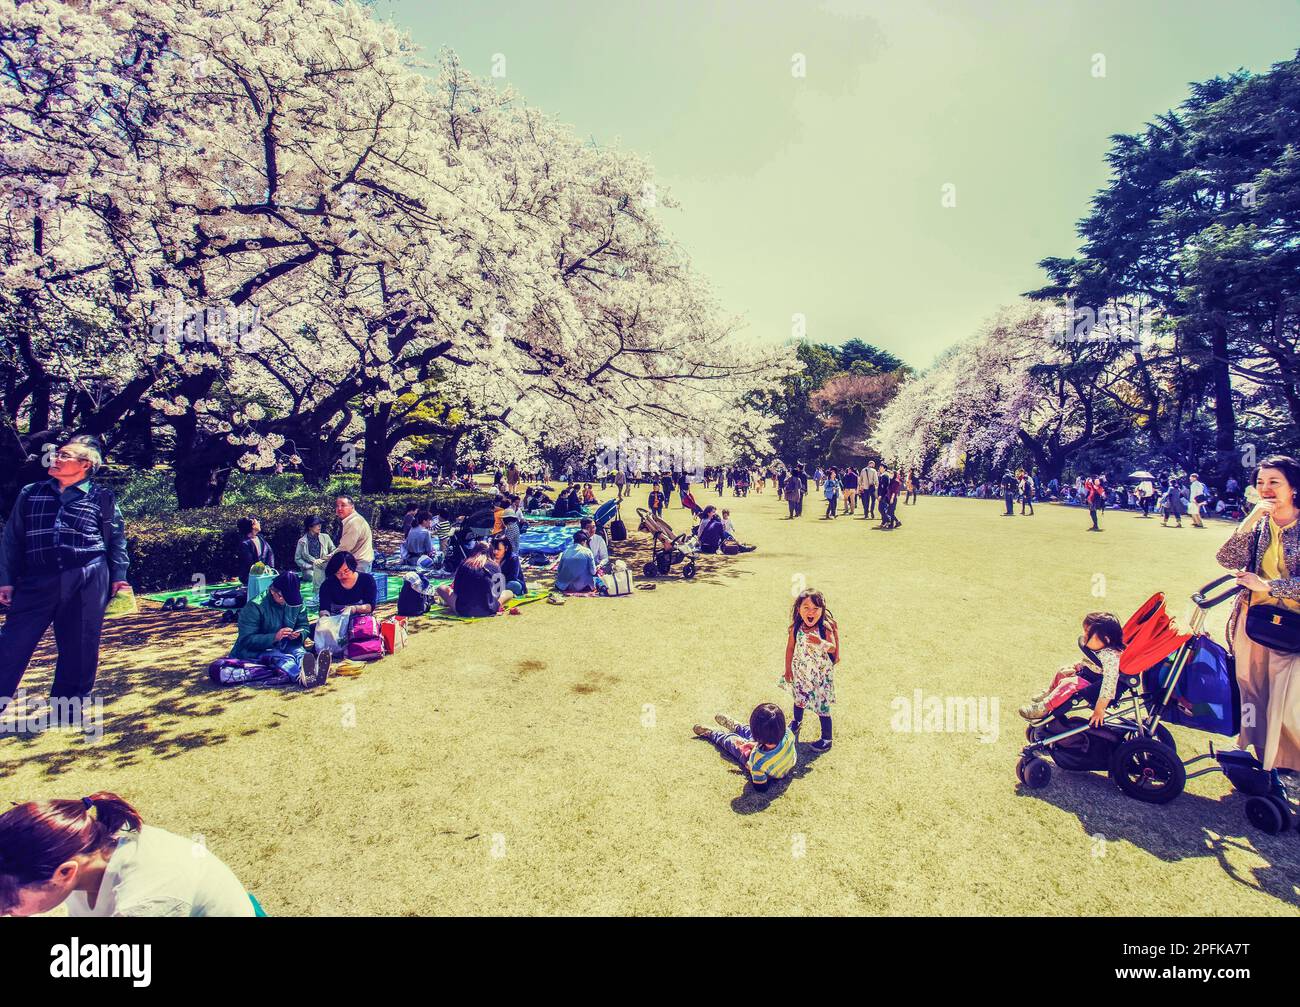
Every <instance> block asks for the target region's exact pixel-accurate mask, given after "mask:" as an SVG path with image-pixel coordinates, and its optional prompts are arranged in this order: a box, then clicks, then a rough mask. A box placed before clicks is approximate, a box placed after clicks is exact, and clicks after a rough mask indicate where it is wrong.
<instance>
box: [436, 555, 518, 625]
mask: <svg viewBox="0 0 1300 1007" xmlns="http://www.w3.org/2000/svg"><path fill="white" fill-rule="evenodd" d="M436 594H437V596H438V600H439V601H441V602H442V603H443V604H444V605H446V606H447V607H448V608H449V609H451V610H452V611H453V612H455V613H456V614H457V615H459V616H464V617H465V618H468V619H481V618H484V617H486V616H489V615H497V614H498V613H500V612H502V611H504V610H505V607H506V606H507V605H508V604H509V603H510V602H511V601H513V600H514V597H515V596H514V593H513V592H512V591H509V590H507V589H506V587H505V578H504V577H503V576H502V574H501V568H500V567H499V566H497V565H496V564H495V563H494V562H492V561H491V560H490V559H489V558H488V546H487V543H486V542H475V543H474V544H473V545H472V546H470V547H469V550H468V552H467V553H466V556H465V560H464V562H462V563H461V564H460V566H458V567H457V568H456V576H455V578H454V579H453V580H452V582H451V583H450V584H444V585H442V586H441V587H439V588H437V589H436Z"/></svg>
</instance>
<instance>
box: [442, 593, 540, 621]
mask: <svg viewBox="0 0 1300 1007" xmlns="http://www.w3.org/2000/svg"><path fill="white" fill-rule="evenodd" d="M550 595H551V592H550V589H549V588H542V589H540V590H537V591H529V592H528V593H527V594H526V595H524V596H523V597H522V598H514V599H511V601H510V602H509V603H507V605H506V609H507V610H509V609H512V608H518V607H519V606H520V605H531V604H532V603H533V602H535V601H541V600H542V599H543V598H549V597H550ZM425 615H430V616H433V618H435V619H451V620H453V621H455V622H481V621H482V620H484V619H495V618H497V616H495V615H457V614H456V613H455V612H453V611H451V610H450V609H449V608H447V607H446V606H445V605H435V606H434V607H433V608H431V609H429V611H428V612H426V613H425Z"/></svg>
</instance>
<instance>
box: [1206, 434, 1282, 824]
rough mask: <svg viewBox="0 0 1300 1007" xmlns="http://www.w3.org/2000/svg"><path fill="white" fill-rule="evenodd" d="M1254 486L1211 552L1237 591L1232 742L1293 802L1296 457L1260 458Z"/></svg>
mask: <svg viewBox="0 0 1300 1007" xmlns="http://www.w3.org/2000/svg"><path fill="white" fill-rule="evenodd" d="M1255 489H1256V490H1257V491H1258V492H1259V502H1258V503H1257V504H1256V505H1255V507H1254V509H1253V510H1252V511H1251V512H1250V515H1249V516H1248V517H1247V518H1246V519H1245V520H1244V521H1242V522H1241V524H1240V525H1239V526H1238V527H1237V528H1236V530H1235V531H1234V532H1233V533H1232V536H1231V537H1230V538H1229V539H1228V541H1227V542H1225V543H1224V544H1223V548H1221V549H1220V550H1219V554H1218V560H1219V563H1220V565H1222V566H1224V567H1227V568H1228V569H1229V570H1232V571H1234V572H1235V573H1236V575H1237V584H1238V585H1240V586H1241V587H1242V588H1243V590H1242V591H1241V593H1240V595H1239V596H1238V598H1237V602H1236V604H1235V605H1234V606H1233V610H1232V614H1231V615H1230V616H1229V617H1228V643H1229V647H1230V649H1231V652H1232V654H1233V656H1234V658H1235V659H1236V669H1237V684H1238V687H1239V688H1240V690H1241V710H1242V718H1241V735H1240V737H1239V738H1238V740H1237V745H1238V748H1239V749H1240V750H1241V751H1243V752H1245V751H1249V750H1250V749H1251V748H1253V749H1255V753H1256V755H1257V756H1258V758H1259V761H1260V764H1261V765H1262V766H1263V768H1264V770H1265V771H1267V772H1270V773H1271V774H1272V777H1273V787H1274V793H1275V794H1276V795H1277V796H1278V797H1281V796H1282V793H1283V792H1285V793H1286V796H1287V798H1289V799H1290V801H1291V803H1292V804H1293V805H1300V778H1297V777H1296V776H1295V775H1294V774H1295V773H1296V772H1297V771H1300V505H1298V501H1297V494H1298V493H1300V462H1297V461H1296V460H1295V459H1294V458H1290V457H1286V456H1282V455H1278V456H1274V457H1272V458H1267V459H1265V460H1264V461H1263V462H1262V463H1261V464H1260V466H1259V470H1258V473H1257V475H1256V478H1255ZM1247 712H1249V713H1250V714H1251V716H1249V717H1247V716H1246V714H1247Z"/></svg>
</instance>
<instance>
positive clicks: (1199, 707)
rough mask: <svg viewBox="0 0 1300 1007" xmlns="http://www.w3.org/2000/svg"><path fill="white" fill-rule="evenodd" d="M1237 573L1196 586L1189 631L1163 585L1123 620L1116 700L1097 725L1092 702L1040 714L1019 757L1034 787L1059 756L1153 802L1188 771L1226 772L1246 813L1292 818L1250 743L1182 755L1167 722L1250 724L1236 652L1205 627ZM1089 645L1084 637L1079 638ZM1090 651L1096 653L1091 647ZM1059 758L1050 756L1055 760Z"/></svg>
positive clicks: (1279, 827) (1268, 825)
mask: <svg viewBox="0 0 1300 1007" xmlns="http://www.w3.org/2000/svg"><path fill="white" fill-rule="evenodd" d="M1233 580H1235V578H1234V577H1233V576H1232V575H1231V574H1229V575H1227V576H1224V577H1220V578H1219V579H1218V580H1215V581H1211V582H1210V583H1209V584H1206V585H1205V586H1204V587H1202V588H1201V589H1200V590H1199V591H1197V592H1196V593H1195V594H1194V595H1192V603H1193V604H1194V605H1195V606H1196V610H1195V612H1194V614H1193V616H1192V625H1191V627H1190V628H1191V632H1189V633H1180V632H1179V631H1178V630H1177V629H1176V628H1175V627H1174V625H1173V621H1172V620H1171V619H1170V617H1169V613H1168V612H1167V611H1166V610H1165V604H1164V601H1165V598H1164V595H1163V594H1155V595H1152V596H1151V597H1150V598H1149V599H1147V601H1146V602H1145V603H1144V604H1143V605H1142V607H1141V608H1139V609H1138V610H1137V612H1135V613H1134V614H1133V616H1132V617H1131V618H1130V619H1129V620H1128V622H1127V623H1125V625H1124V645H1125V650H1124V655H1123V657H1122V659H1121V660H1120V682H1119V688H1118V690H1117V692H1116V696H1115V702H1114V704H1113V705H1112V706H1111V707H1110V709H1109V710H1108V711H1107V715H1106V720H1105V722H1104V723H1103V724H1102V725H1101V726H1100V727H1092V726H1091V725H1090V724H1089V721H1088V718H1087V717H1086V716H1079V715H1072V714H1078V713H1086V712H1087V710H1086V706H1083V705H1074V706H1068V707H1062V708H1061V709H1058V710H1055V711H1053V712H1052V713H1051V714H1049V715H1048V716H1047V717H1045V718H1043V719H1042V720H1040V721H1037V722H1035V723H1033V724H1031V725H1030V726H1029V727H1028V728H1027V730H1026V732H1025V735H1026V738H1027V740H1028V742H1029V743H1028V744H1027V745H1026V746H1025V747H1024V749H1023V750H1022V751H1021V753H1020V760H1019V762H1017V763H1016V776H1017V778H1018V779H1019V780H1020V782H1021V783H1023V784H1024V785H1025V786H1026V787H1029V788H1031V789H1038V788H1040V787H1045V786H1047V784H1048V783H1049V782H1050V781H1051V778H1052V763H1055V764H1056V766H1057V767H1059V768H1061V769H1065V770H1068V771H1072V772H1087V771H1095V770H1104V771H1106V772H1107V773H1109V774H1110V778H1111V779H1112V780H1113V781H1114V782H1115V784H1116V785H1117V786H1118V787H1119V789H1120V790H1122V791H1123V792H1124V793H1125V794H1126V795H1127V796H1129V797H1132V798H1133V799H1135V800H1138V801H1143V802H1145V803H1147V804H1167V803H1168V802H1170V801H1172V800H1174V799H1175V798H1176V797H1177V796H1178V795H1179V794H1181V793H1182V792H1183V789H1184V787H1185V786H1186V783H1187V781H1188V780H1189V779H1193V778H1195V777H1197V776H1203V775H1205V774H1206V773H1214V772H1222V773H1223V774H1224V775H1225V776H1227V778H1228V780H1229V781H1230V782H1231V783H1232V785H1233V786H1234V787H1235V788H1236V789H1237V790H1239V791H1241V792H1242V793H1245V794H1248V795H1250V800H1249V801H1248V802H1247V803H1246V817H1247V818H1248V819H1249V821H1250V822H1251V824H1252V825H1254V826H1255V827H1256V828H1258V829H1260V830H1261V831H1263V832H1268V833H1276V832H1281V831H1283V830H1285V829H1286V828H1288V827H1289V825H1290V822H1291V810H1290V807H1289V805H1288V803H1287V801H1286V800H1285V798H1284V797H1282V796H1281V795H1279V794H1277V793H1276V792H1275V789H1274V785H1273V782H1272V778H1271V776H1270V774H1269V773H1267V772H1265V771H1264V769H1263V767H1262V766H1261V765H1260V763H1259V762H1258V761H1257V760H1256V759H1255V758H1254V757H1253V756H1251V755H1250V754H1248V753H1246V752H1237V751H1230V752H1215V751H1214V746H1213V745H1212V744H1211V746H1210V751H1209V753H1208V754H1203V755H1197V756H1195V757H1193V758H1191V759H1188V760H1187V761H1186V762H1184V761H1183V760H1181V759H1180V758H1179V757H1178V751H1177V748H1176V746H1175V743H1174V737H1173V735H1172V734H1171V733H1170V731H1169V728H1168V727H1166V726H1165V725H1166V724H1176V725H1179V726H1183V727H1191V728H1194V729H1196V730H1199V731H1206V732H1209V733H1212V734H1222V735H1227V736H1229V737H1232V736H1235V735H1236V734H1238V733H1239V731H1240V729H1241V697H1240V694H1239V692H1238V690H1237V678H1236V673H1235V668H1234V666H1233V661H1232V658H1231V657H1229V655H1228V653H1227V651H1226V650H1224V648H1223V647H1221V646H1219V644H1217V643H1215V642H1214V641H1213V640H1212V639H1210V637H1208V636H1206V635H1205V634H1203V633H1202V632H1201V629H1202V627H1203V626H1204V624H1205V617H1206V613H1207V612H1208V611H1209V610H1210V609H1211V608H1213V607H1214V606H1216V605H1218V604H1220V603H1222V602H1224V601H1227V600H1228V599H1229V598H1232V597H1234V596H1235V595H1236V594H1237V591H1238V588H1237V587H1236V586H1235V584H1234V586H1233V587H1232V588H1230V589H1228V590H1227V591H1224V592H1223V593H1221V594H1219V595H1217V596H1216V597H1213V598H1207V597H1206V593H1207V592H1209V591H1212V590H1214V589H1215V588H1217V587H1219V586H1221V585H1222V584H1225V583H1227V582H1228V581H1233ZM1080 647H1081V649H1082V641H1080ZM1084 654H1085V656H1087V657H1088V658H1089V660H1095V659H1094V658H1093V656H1092V653H1091V652H1090V651H1088V650H1086V649H1084ZM1047 757H1050V758H1051V762H1050V763H1049V762H1048V761H1047ZM1206 760H1213V761H1214V763H1215V764H1214V765H1212V766H1206V767H1204V768H1201V769H1197V770H1196V771H1195V772H1191V773H1189V772H1188V771H1187V768H1188V767H1189V766H1192V765H1195V764H1196V763H1199V762H1204V761H1206Z"/></svg>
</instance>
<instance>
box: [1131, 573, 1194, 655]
mask: <svg viewBox="0 0 1300 1007" xmlns="http://www.w3.org/2000/svg"><path fill="white" fill-rule="evenodd" d="M1191 638H1192V635H1191V634H1190V633H1179V632H1178V631H1177V630H1176V629H1174V624H1173V620H1172V619H1170V618H1169V613H1168V612H1167V611H1165V596H1164V593H1163V592H1157V593H1156V594H1153V595H1152V596H1151V597H1150V598H1148V599H1147V600H1146V601H1145V602H1143V603H1142V607H1141V608H1139V609H1138V610H1137V611H1136V612H1134V613H1133V615H1132V616H1131V617H1130V618H1129V621H1128V622H1126V623H1124V653H1123V654H1121V655H1120V659H1119V670H1120V672H1121V673H1122V674H1125V675H1140V674H1142V673H1143V672H1144V671H1146V670H1147V669H1148V668H1154V667H1155V666H1156V665H1157V664H1159V663H1160V662H1161V661H1163V660H1164V659H1165V658H1167V657H1168V656H1169V655H1170V654H1172V653H1173V652H1174V651H1176V650H1177V649H1178V648H1179V647H1181V646H1182V645H1183V644H1185V643H1186V642H1187V641H1188V640H1190V639H1191Z"/></svg>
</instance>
